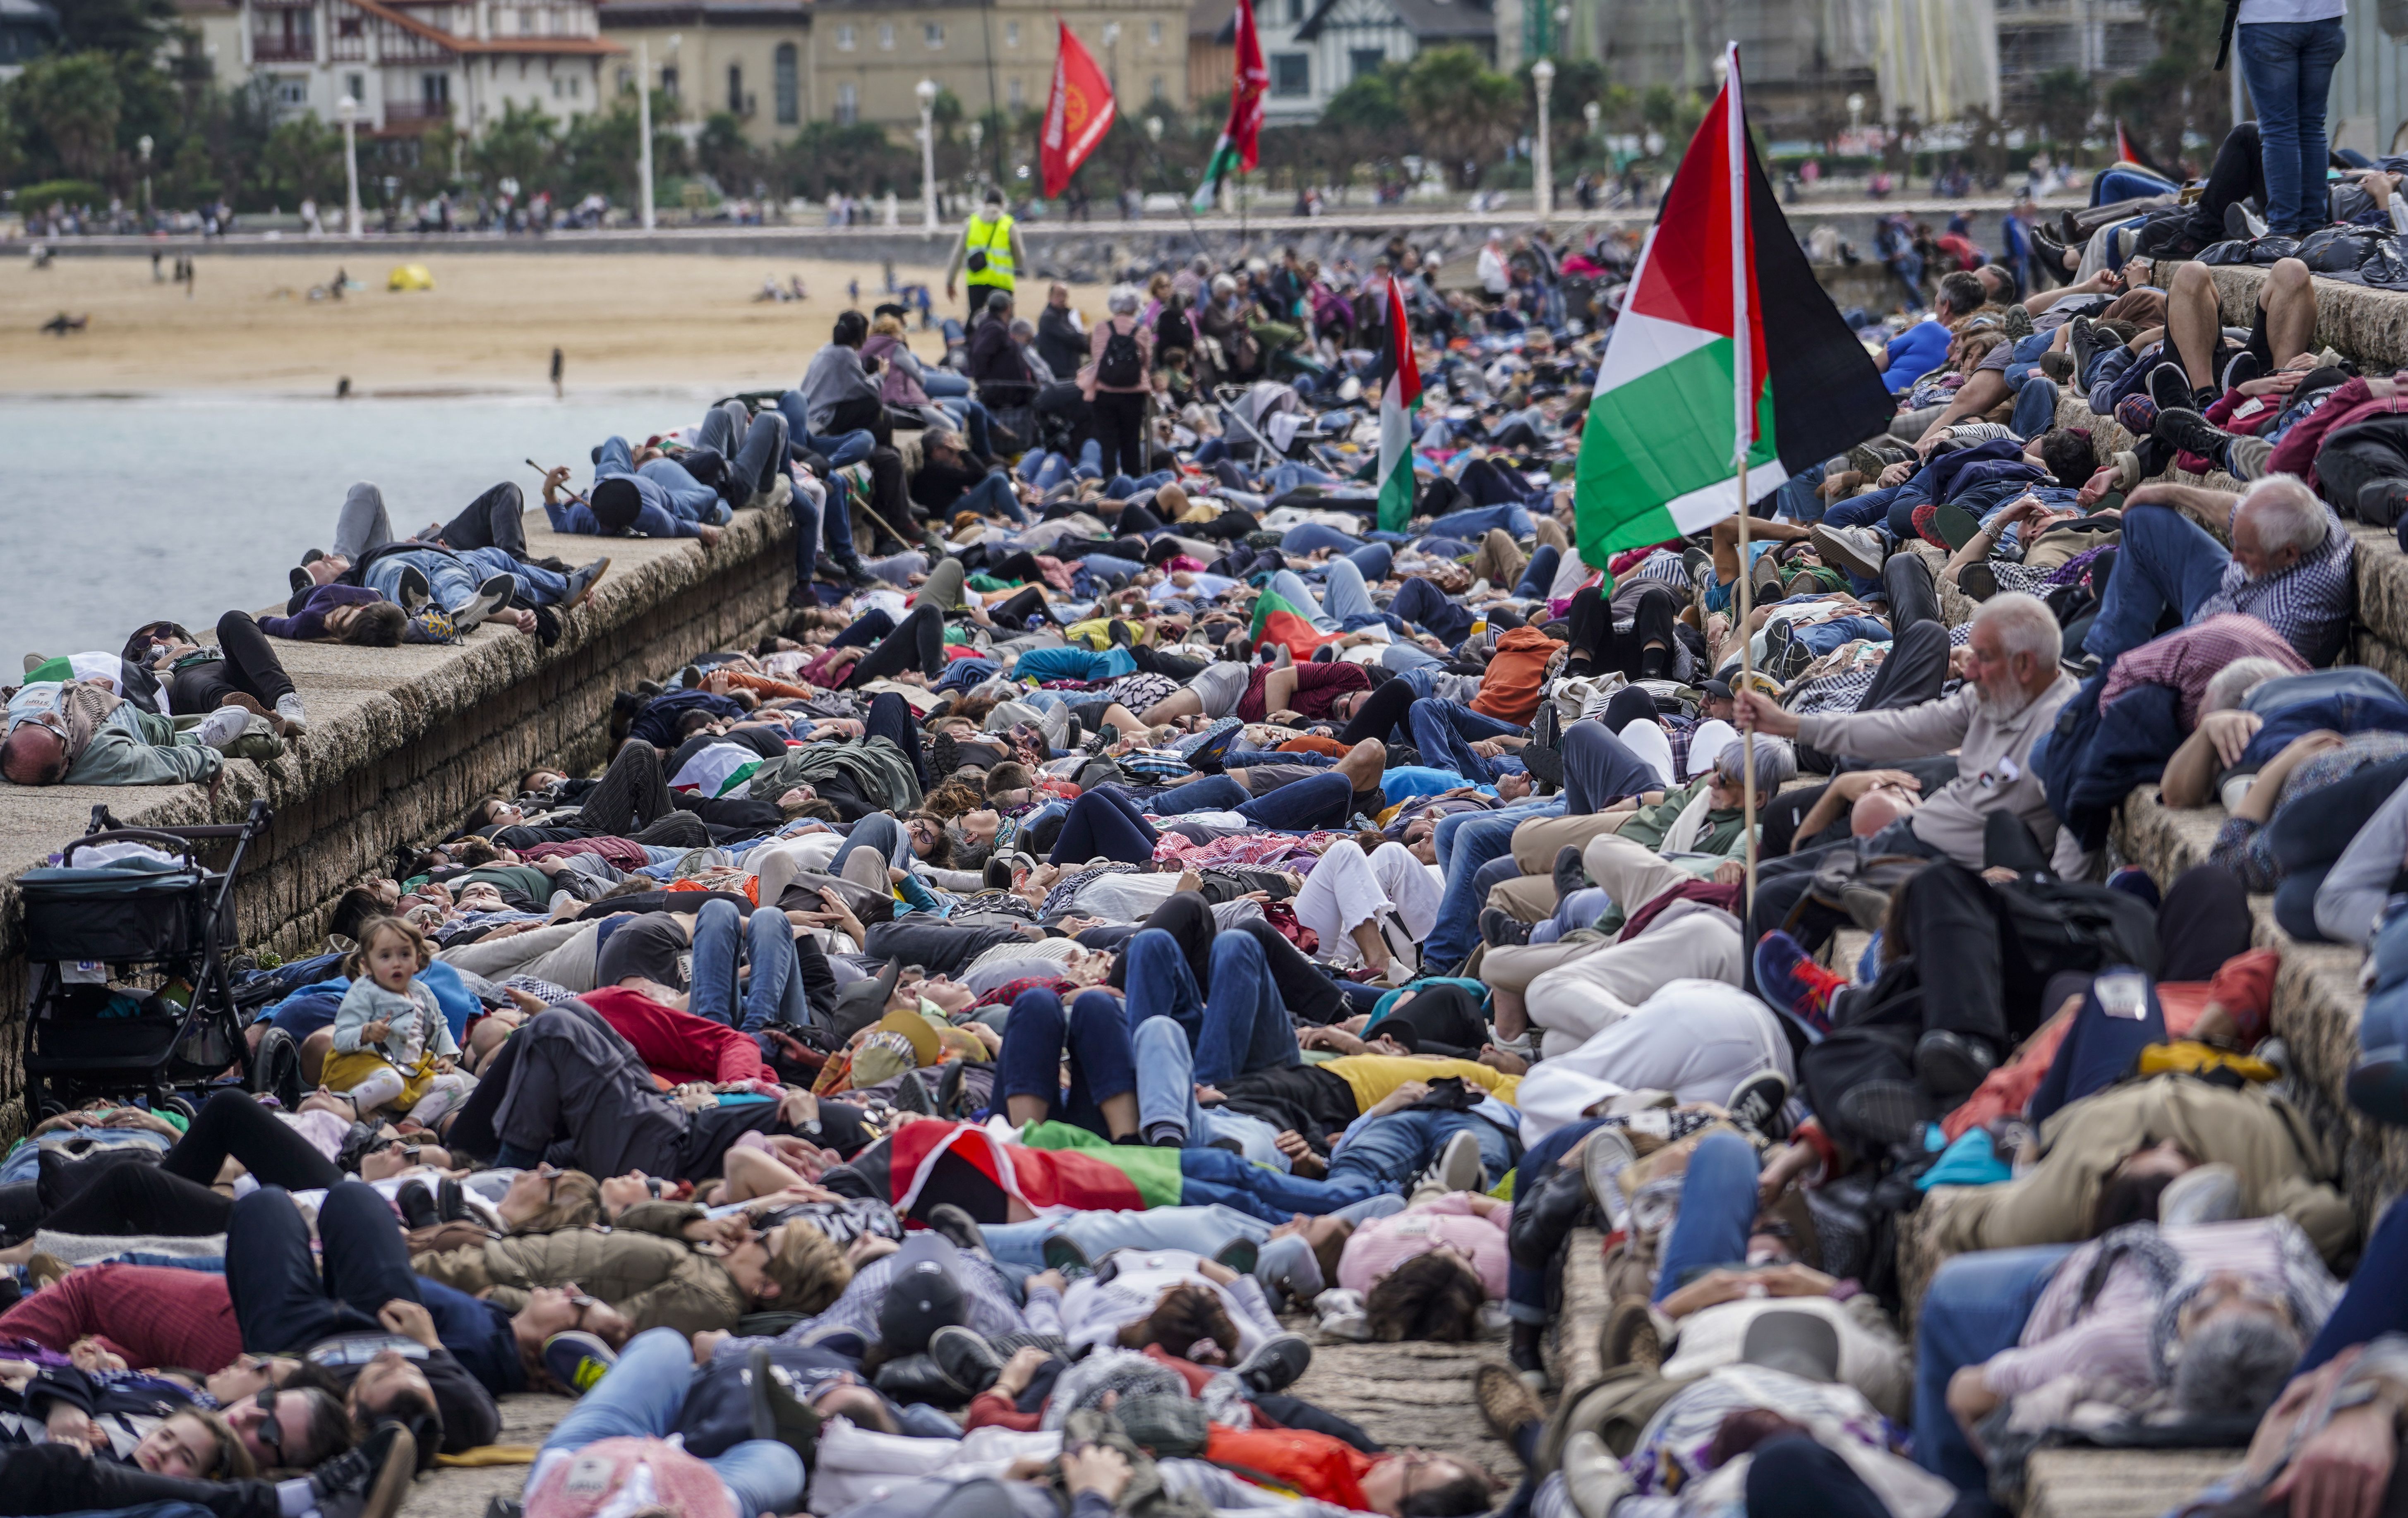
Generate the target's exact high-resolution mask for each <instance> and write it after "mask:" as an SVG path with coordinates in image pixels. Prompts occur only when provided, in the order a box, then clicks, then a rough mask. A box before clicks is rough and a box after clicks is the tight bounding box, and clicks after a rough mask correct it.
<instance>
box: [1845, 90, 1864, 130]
mask: <svg viewBox="0 0 2408 1518" xmlns="http://www.w3.org/2000/svg"><path fill="white" fill-rule="evenodd" d="M1864 124H1865V97H1864V96H1862V95H1860V94H1852V95H1850V96H1848V130H1849V131H1850V132H1861V131H1863V130H1864Z"/></svg>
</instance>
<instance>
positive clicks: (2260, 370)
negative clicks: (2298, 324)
mask: <svg viewBox="0 0 2408 1518" xmlns="http://www.w3.org/2000/svg"><path fill="white" fill-rule="evenodd" d="M2236 209H2237V208H2236ZM2265 372H2266V365H2265V363H2264V362H2263V361H2262V360H2260V359H2259V358H2258V357H2257V354H2255V353H2253V352H2251V351H2249V350H2247V349H2246V348H2244V349H2243V350H2242V351H2239V352H2238V353H2235V354H2233V355H2232V362H2231V363H2229V364H2227V365H2225V366H2224V388H2225V389H2227V390H2239V389H2240V388H2241V387H2242V386H2243V385H2245V384H2247V383H2248V382H2249V381H2250V380H2255V379H2257V377H2258V376H2260V375H2262V374H2264V373H2265Z"/></svg>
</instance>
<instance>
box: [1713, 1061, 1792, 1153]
mask: <svg viewBox="0 0 2408 1518" xmlns="http://www.w3.org/2000/svg"><path fill="white" fill-rule="evenodd" d="M1788 1101H1789V1078H1788V1077H1787V1076H1785V1075H1784V1074H1782V1073H1781V1072H1780V1071H1779V1070H1764V1071H1760V1072H1758V1073H1757V1074H1755V1075H1751V1076H1749V1077H1748V1078H1747V1079H1746V1080H1744V1081H1741V1082H1740V1083H1739V1086H1738V1088H1737V1089H1736V1090H1734V1091H1733V1092H1732V1093H1731V1094H1730V1098H1729V1099H1728V1100H1727V1101H1726V1102H1724V1103H1723V1110H1726V1111H1727V1112H1729V1113H1730V1115H1731V1121H1732V1122H1733V1123H1736V1124H1739V1125H1740V1126H1741V1127H1742V1128H1745V1129H1747V1130H1748V1131H1749V1132H1751V1133H1760V1134H1762V1135H1763V1136H1764V1137H1766V1138H1775V1139H1777V1138H1785V1137H1786V1136H1787V1131H1788V1125H1787V1124H1785V1123H1783V1122H1782V1121H1781V1113H1782V1110H1783V1108H1784V1107H1785V1106H1786V1105H1787V1104H1788Z"/></svg>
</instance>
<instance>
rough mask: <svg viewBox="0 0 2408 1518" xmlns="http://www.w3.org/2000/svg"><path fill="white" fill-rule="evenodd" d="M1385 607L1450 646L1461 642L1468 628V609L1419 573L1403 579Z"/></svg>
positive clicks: (1392, 613) (1469, 614)
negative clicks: (1393, 596)
mask: <svg viewBox="0 0 2408 1518" xmlns="http://www.w3.org/2000/svg"><path fill="white" fill-rule="evenodd" d="M1388 610H1389V612H1390V614H1391V615H1394V616H1398V617H1402V618H1403V619H1404V620H1405V621H1407V622H1409V623H1412V624H1413V625H1414V626H1416V627H1419V628H1420V629H1422V631H1424V632H1426V633H1430V634H1434V635H1435V636H1436V637H1438V639H1439V641H1441V642H1442V643H1445V644H1446V645H1448V646H1449V647H1453V646H1454V645H1455V644H1457V643H1460V642H1462V641H1463V638H1464V635H1465V634H1467V633H1469V632H1470V631H1471V612H1470V611H1469V609H1466V608H1465V607H1464V605H1463V604H1462V603H1461V602H1459V601H1456V600H1455V599H1454V598H1452V597H1451V596H1449V595H1448V594H1446V592H1444V591H1442V590H1440V589H1439V588H1438V586H1437V584H1436V583H1434V582H1433V581H1431V580H1424V579H1423V578H1422V577H1420V576H1419V575H1415V576H1413V577H1412V578H1411V579H1409V580H1406V581H1405V583H1404V588H1403V589H1401V590H1399V591H1398V592H1397V596H1396V599H1395V600H1393V601H1391V602H1389V603H1388Z"/></svg>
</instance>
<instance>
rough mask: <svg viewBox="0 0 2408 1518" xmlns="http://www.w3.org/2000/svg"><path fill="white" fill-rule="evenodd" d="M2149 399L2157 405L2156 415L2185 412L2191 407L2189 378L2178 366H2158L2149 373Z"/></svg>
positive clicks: (2180, 366)
mask: <svg viewBox="0 0 2408 1518" xmlns="http://www.w3.org/2000/svg"><path fill="white" fill-rule="evenodd" d="M2149 399H2151V400H2153V401H2155V402H2157V414H2158V415H2160V416H2162V415H2164V414H2165V413H2166V412H2168V411H2187V410H2189V409H2190V407H2191V386H2190V376H2189V375H2187V374H2186V373H2184V372H2183V366H2182V365H2180V364H2160V365H2157V367H2156V368H2154V369H2151V370H2150V371H2149Z"/></svg>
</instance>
